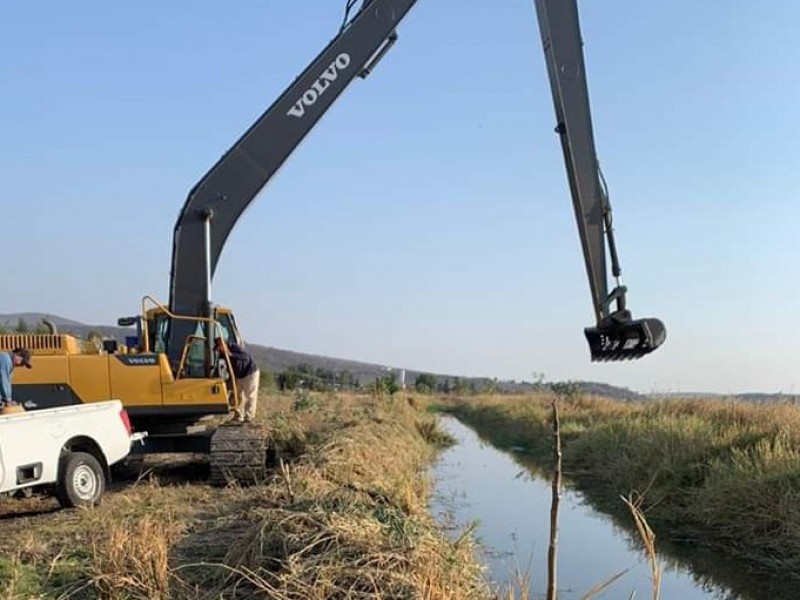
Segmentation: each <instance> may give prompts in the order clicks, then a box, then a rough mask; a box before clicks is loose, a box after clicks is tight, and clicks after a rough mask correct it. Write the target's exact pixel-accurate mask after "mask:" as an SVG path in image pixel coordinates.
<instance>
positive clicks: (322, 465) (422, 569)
mask: <svg viewBox="0 0 800 600" xmlns="http://www.w3.org/2000/svg"><path fill="white" fill-rule="evenodd" d="M262 406H263V407H265V408H266V410H263V409H262V415H261V416H260V417H261V420H262V421H263V422H265V423H266V422H268V423H269V425H270V427H271V431H272V436H273V438H274V439H275V440H277V441H278V443H279V445H280V446H281V450H282V452H283V456H284V458H285V462H284V463H283V468H281V469H278V470H276V471H275V473H273V474H272V475H271V476H270V477H269V478H268V480H266V481H264V482H263V483H262V484H261V485H256V486H252V487H238V486H236V485H231V486H229V487H227V488H213V487H209V486H207V485H205V484H204V483H203V482H202V481H199V480H191V478H190V479H189V480H187V479H186V477H185V473H191V470H187V471H185V472H184V471H181V472H178V473H176V472H173V471H170V470H165V469H164V468H161V467H159V466H158V465H155V466H153V465H149V466H147V465H146V467H145V473H146V475H145V476H144V478H142V479H141V480H139V481H133V480H131V481H129V482H127V485H126V486H124V487H123V488H122V489H120V490H119V491H117V492H113V493H111V494H109V496H108V497H107V498H106V501H105V502H104V503H103V504H102V505H101V506H100V507H97V508H96V509H93V510H84V511H60V512H58V513H53V515H40V516H32V517H30V525H29V527H25V528H22V527H20V528H18V529H17V530H15V531H14V532H9V534H8V535H6V536H5V538H4V539H3V540H1V541H0V544H2V547H5V548H15V547H20V544H21V543H22V541H23V540H24V539H25V538H26V536H27V535H34V534H35V537H36V539H42V540H46V542H44V543H41V544H39V545H38V546H36V547H32V548H30V549H29V551H28V552H26V553H23V554H20V555H18V556H14V555H9V557H8V558H7V559H0V599H2V600H11V599H14V600H18V599H20V600H21V599H22V598H35V597H39V596H41V597H47V598H64V599H66V598H75V599H83V598H103V599H106V598H108V599H112V600H116V599H122V598H126V599H129V598H130V599H139V598H142V599H143V598H153V599H166V598H178V599H207V598H208V599H210V598H233V597H235V598H251V597H252V598H263V597H271V598H277V599H281V598H285V599H289V598H292V599H295V598H297V599H300V598H312V599H314V598H320V599H322V598H370V599H382V598H431V599H433V598H452V599H470V598H476V599H483V598H489V597H490V596H491V594H490V592H489V590H488V589H487V587H486V585H485V583H484V582H483V580H482V569H481V567H480V566H479V565H478V564H477V563H476V562H475V558H474V555H473V551H474V548H473V545H472V539H471V537H470V536H466V537H465V538H464V539H462V540H459V541H457V542H451V541H448V540H447V539H446V537H445V536H444V534H443V533H442V532H441V531H440V530H439V529H438V528H437V527H436V525H435V523H433V521H432V518H431V517H430V515H429V514H428V511H427V507H426V501H427V495H428V491H429V486H430V482H429V481H428V480H427V479H426V477H425V476H424V472H425V470H426V469H427V466H428V465H429V462H430V460H431V458H432V456H433V454H434V452H435V448H434V447H433V446H432V445H431V444H430V443H429V442H428V441H426V440H431V441H436V440H440V439H443V436H442V435H441V433H440V432H439V430H438V427H437V425H436V420H435V418H434V417H431V416H430V415H427V414H425V413H423V412H421V411H419V410H417V409H416V408H415V407H414V406H412V405H411V404H410V403H409V402H406V401H392V400H390V399H382V398H372V397H366V396H365V397H354V396H342V397H340V396H333V395H325V396H316V397H313V398H305V399H303V402H298V401H297V399H296V398H293V397H286V396H275V397H270V398H267V399H265V401H264V402H263V403H262ZM182 475H183V476H182ZM52 565H55V566H54V567H53V566H52ZM48 572H49V573H50V574H49V575H48Z"/></svg>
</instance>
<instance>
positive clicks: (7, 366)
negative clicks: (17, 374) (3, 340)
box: [0, 352, 14, 400]
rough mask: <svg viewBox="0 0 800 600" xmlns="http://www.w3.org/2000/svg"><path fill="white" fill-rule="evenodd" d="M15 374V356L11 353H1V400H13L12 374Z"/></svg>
mask: <svg viewBox="0 0 800 600" xmlns="http://www.w3.org/2000/svg"><path fill="white" fill-rule="evenodd" d="M13 372H14V356H13V354H12V353H11V352H3V353H0V400H11V374H12V373H13Z"/></svg>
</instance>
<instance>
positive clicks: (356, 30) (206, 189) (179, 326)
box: [167, 0, 416, 363]
mask: <svg viewBox="0 0 800 600" xmlns="http://www.w3.org/2000/svg"><path fill="white" fill-rule="evenodd" d="M415 3H416V0H365V1H364V2H363V3H362V4H361V6H360V8H359V9H358V11H357V12H356V13H355V14H354V15H353V16H352V18H348V16H347V15H346V16H345V22H344V23H343V25H342V28H341V30H340V31H339V33H338V34H337V35H336V37H334V38H333V40H331V42H330V43H329V44H328V45H327V47H325V48H324V49H323V50H322V52H320V53H319V54H318V55H317V57H316V58H314V60H313V61H311V63H310V64H309V65H308V67H307V68H306V69H305V70H304V71H303V72H302V73H301V74H300V76H299V77H298V78H297V79H295V81H294V82H293V83H292V84H291V85H290V86H289V87H288V88H287V89H286V90H285V91H284V92H283V93H282V94H281V95H280V97H279V98H278V99H277V100H275V102H274V103H273V104H272V106H270V107H269V108H268V109H267V110H266V111H265V112H264V113H263V114H262V115H261V116H260V117H259V118H258V119H257V120H256V121H255V123H253V125H252V126H251V127H250V129H248V130H247V131H246V132H245V133H244V135H242V137H240V138H239V140H238V141H237V142H236V143H235V144H234V145H233V146H232V147H231V148H230V149H229V150H228V151H227V152H226V153H225V154H224V155H223V156H222V158H220V159H219V161H217V163H216V164H215V165H214V166H213V167H212V168H211V169H210V170H209V171H208V173H206V175H205V176H204V177H203V178H202V179H201V180H200V181H199V182H198V183H197V185H195V187H194V188H193V189H192V190H191V192H190V193H189V196H188V198H187V199H186V202H185V204H184V205H183V209H182V210H181V212H180V215H179V216H178V220H177V222H176V223H175V230H174V234H173V246H172V270H171V274H170V299H169V308H170V310H171V312H172V313H174V314H179V315H191V316H203V317H210V316H213V315H212V311H213V308H212V305H211V280H212V277H213V276H214V271H215V269H216V267H217V261H218V260H219V257H220V254H221V253H222V249H223V247H224V246H225V241H226V240H227V239H228V235H229V234H230V232H231V230H232V229H233V227H234V225H235V224H236V221H237V220H238V219H239V217H240V216H241V215H242V213H243V212H244V211H245V209H246V208H247V207H248V205H249V204H250V203H251V202H252V201H253V200H254V199H255V197H256V196H257V195H258V193H259V192H260V191H261V190H262V188H263V187H264V186H265V185H266V184H267V183H268V182H269V180H270V179H271V178H272V177H273V175H275V173H276V172H277V171H278V169H279V168H280V167H281V165H282V164H283V163H284V161H285V160H286V159H287V158H288V157H289V155H290V154H291V153H292V151H294V149H295V148H296V147H297V146H298V145H299V144H300V142H301V141H302V140H303V138H305V136H306V135H307V134H308V132H309V131H311V129H312V128H313V127H314V125H315V124H316V123H317V122H318V121H319V119H320V118H321V117H322V116H323V115H324V114H325V113H326V112H327V110H328V109H329V108H330V107H331V105H332V104H333V103H334V101H335V100H336V99H337V98H338V97H339V95H340V94H341V93H342V92H343V91H344V89H345V88H346V87H347V85H348V84H349V83H350V82H351V81H352V80H353V79H355V77H356V76H361V77H366V76H367V75H368V74H369V73H370V71H371V69H372V68H373V67H374V66H375V65H376V64H377V62H378V61H379V60H380V59H381V58H382V57H383V56H384V54H385V53H386V51H388V49H389V48H390V47H391V46H392V45H393V44H394V42H395V41H396V39H397V35H396V33H395V27H396V26H397V24H398V23H399V22H400V21H401V20H402V19H403V17H404V16H405V15H406V13H407V12H408V11H409V10H410V9H411V7H412V6H413V5H414V4H415ZM353 4H354V2H353V0H348V2H347V7H348V9H350V8H351V7H352V5H353ZM194 328H195V324H194V323H192V322H187V321H183V322H181V321H173V323H172V324H171V327H170V333H169V343H168V345H167V351H168V354H169V355H170V359H171V361H172V362H173V363H175V362H177V360H178V359H179V357H180V352H181V348H182V347H183V343H184V340H185V339H186V338H187V336H188V335H191V334H192V332H193V331H194ZM209 337H210V336H209Z"/></svg>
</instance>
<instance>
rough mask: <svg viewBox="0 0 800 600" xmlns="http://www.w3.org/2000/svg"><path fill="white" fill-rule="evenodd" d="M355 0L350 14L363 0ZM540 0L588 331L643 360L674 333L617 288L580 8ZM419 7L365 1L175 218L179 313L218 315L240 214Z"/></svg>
mask: <svg viewBox="0 0 800 600" xmlns="http://www.w3.org/2000/svg"><path fill="white" fill-rule="evenodd" d="M346 2H347V13H348V14H349V12H350V9H352V7H353V6H354V5H355V3H356V0H346ZM535 2H536V8H537V13H538V17H539V27H540V30H541V33H542V40H543V43H544V49H545V56H546V59H547V68H548V74H549V77H550V83H551V86H552V89H553V98H554V102H555V108H556V116H557V122H558V127H557V131H558V132H559V134H560V135H561V142H562V145H563V149H564V159H565V163H566V167H567V174H568V178H569V183H570V189H571V191H572V197H573V204H574V207H575V216H576V220H577V224H578V231H579V235H580V239H581V244H582V247H583V253H584V257H585V260H586V269H587V274H588V276H589V283H590V288H591V293H592V300H593V305H594V309H595V316H596V321H597V323H596V327H591V328H587V329H586V330H585V333H586V336H587V339H588V340H589V345H590V349H591V354H592V358H593V359H595V360H616V359H621V358H634V357H638V356H641V355H643V354H646V353H648V352H650V351H652V350H654V349H655V348H657V347H658V346H659V345H660V344H661V343H662V342H663V341H664V338H665V335H666V333H665V329H664V326H663V324H661V322H660V321H658V320H657V319H645V320H641V321H634V320H633V319H632V318H631V315H630V312H629V311H628V310H627V309H626V308H625V292H626V290H625V288H624V287H623V286H619V285H617V286H616V287H615V288H614V289H613V290H612V291H611V292H609V291H608V284H607V274H606V250H605V247H606V242H608V245H609V248H610V252H611V259H612V271H613V273H614V275H615V277H618V275H619V265H618V261H617V258H616V250H615V247H614V243H613V236H612V230H611V210H610V207H609V204H608V198H607V196H606V193H605V190H604V187H603V185H602V183H601V177H600V174H599V169H598V165H597V158H596V155H595V148H594V140H593V136H592V124H591V116H590V112H589V101H588V93H587V87H586V79H585V74H584V64H583V54H582V48H581V40H580V31H579V27H578V14H577V7H576V5H575V1H574V0H535ZM415 3H416V0H363V2H362V3H361V6H360V8H359V9H358V11H356V13H355V14H354V15H353V17H352V18H349V16H348V14H346V15H345V21H344V23H343V25H342V28H341V29H340V31H339V33H338V34H337V35H336V36H335V37H334V38H333V40H332V41H331V42H330V43H329V44H328V46H327V47H325V48H324V49H323V50H322V52H320V53H319V55H318V56H317V57H316V58H315V59H314V60H313V61H312V62H311V64H310V65H309V66H308V67H307V68H306V69H305V70H304V71H303V72H302V73H301V74H300V76H299V77H298V78H297V79H296V80H295V81H294V82H293V83H292V84H291V85H290V86H289V87H288V88H287V89H286V90H285V91H284V92H283V94H281V96H280V97H279V98H278V99H277V100H276V101H275V102H274V103H273V104H272V106H270V107H269V108H268V109H267V110H266V111H265V112H264V113H263V114H262V115H261V116H260V117H259V118H258V119H257V120H256V122H255V123H254V124H253V125H252V126H251V127H250V129H248V130H247V131H246V132H245V134H244V135H243V136H242V137H241V138H239V140H238V141H237V142H236V143H235V144H234V145H233V146H232V147H231V148H230V150H228V151H227V152H226V153H225V154H224V155H223V156H222V158H220V160H219V161H218V162H217V163H216V164H215V165H214V166H213V167H212V168H211V169H210V170H209V171H208V173H207V174H206V175H205V176H204V177H203V178H202V179H201V180H200V181H199V182H198V183H197V185H195V187H194V188H193V189H192V191H191V192H190V193H189V196H188V198H187V200H186V202H185V204H184V206H183V209H182V210H181V212H180V215H179V217H178V220H177V222H176V224H175V230H174V236H173V250H172V270H171V278H170V279H171V280H170V302H169V308H170V310H171V312H172V313H174V314H179V315H189V316H201V317H211V316H213V306H212V303H211V280H212V277H213V275H214V271H215V269H216V266H217V262H218V260H219V257H220V254H221V252H222V249H223V247H224V245H225V241H226V240H227V238H228V235H229V234H230V232H231V230H232V229H233V227H234V225H235V224H236V222H237V220H238V219H239V217H240V216H241V215H242V213H243V212H244V211H245V209H246V208H247V207H248V205H249V204H250V203H251V202H252V201H253V200H254V199H255V197H256V196H257V195H258V193H259V192H260V191H261V190H262V188H263V187H264V186H265V185H266V184H267V183H268V182H269V180H270V179H271V178H272V176H273V175H274V174H275V173H276V172H277V170H278V169H279V168H280V166H281V165H282V164H283V162H284V161H285V160H286V159H287V158H288V157H289V155H290V154H291V153H292V151H293V150H294V149H295V148H296V147H297V146H298V145H299V144H300V142H301V141H302V140H303V138H304V137H305V136H306V135H307V134H308V133H309V131H311V129H312V128H313V126H314V125H315V124H316V123H317V121H319V119H320V118H321V117H322V115H324V114H325V112H326V111H327V110H328V109H329V108H330V106H331V105H332V104H333V103H334V101H335V100H336V99H337V98H338V97H339V95H340V94H341V93H342V92H343V91H344V89H345V88H346V87H347V85H348V84H349V83H350V82H351V81H352V80H353V79H354V78H355V77H356V76H359V75H360V76H362V77H364V76H366V75H367V74H368V73H369V72H370V70H371V69H372V68H373V67H374V66H375V64H376V63H377V62H378V61H379V60H380V59H381V58H382V57H383V56H384V54H385V53H386V51H387V50H388V49H389V48H390V47H391V46H392V45H393V44H394V42H395V41H396V39H397V35H396V33H395V28H396V26H397V25H398V24H399V23H400V21H401V20H402V19H403V18H404V17H405V15H406V14H407V13H408V11H409V10H410V9H411V8H412V7H413V5H414V4H415ZM612 305H615V308H614V309H613V310H612ZM195 326H196V325H195V324H193V323H191V322H189V321H178V320H175V321H174V322H173V323H172V324H171V326H170V332H169V343H168V345H167V352H168V354H169V356H170V359H171V360H172V361H173V363H175V362H177V359H178V358H179V356H180V352H181V348H182V347H183V343H184V340H186V339H187V338H188V336H190V335H192V333H193V332H194V327H195ZM208 341H209V344H210V343H211V332H208Z"/></svg>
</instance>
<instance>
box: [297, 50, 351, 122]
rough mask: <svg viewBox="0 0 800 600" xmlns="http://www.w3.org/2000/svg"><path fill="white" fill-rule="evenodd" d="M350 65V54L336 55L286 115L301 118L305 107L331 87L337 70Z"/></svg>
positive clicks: (337, 74) (336, 76) (304, 112)
mask: <svg viewBox="0 0 800 600" xmlns="http://www.w3.org/2000/svg"><path fill="white" fill-rule="evenodd" d="M349 66H350V55H349V54H347V53H346V52H342V53H341V54H340V55H339V56H337V57H336V58H335V59H334V61H333V62H332V63H331V64H330V65H328V68H327V69H325V70H324V71H323V72H322V75H320V76H319V77H318V78H317V80H316V81H315V82H314V84H313V85H312V86H311V87H310V88H308V89H307V90H306V91H305V92H303V95H302V96H300V99H299V100H298V101H297V102H295V103H294V104H293V105H292V108H290V109H289V110H288V111H287V113H286V115H287V116H290V117H296V118H298V119H300V118H302V117H303V115H305V114H306V108H307V107H309V106H314V103H316V101H317V99H318V98H319V97H320V96H321V95H322V94H324V93H325V91H326V90H327V89H328V88H329V87H331V83H332V82H334V81H336V79H337V78H338V77H339V72H340V71H343V70H345V69H346V68H347V67H349Z"/></svg>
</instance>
